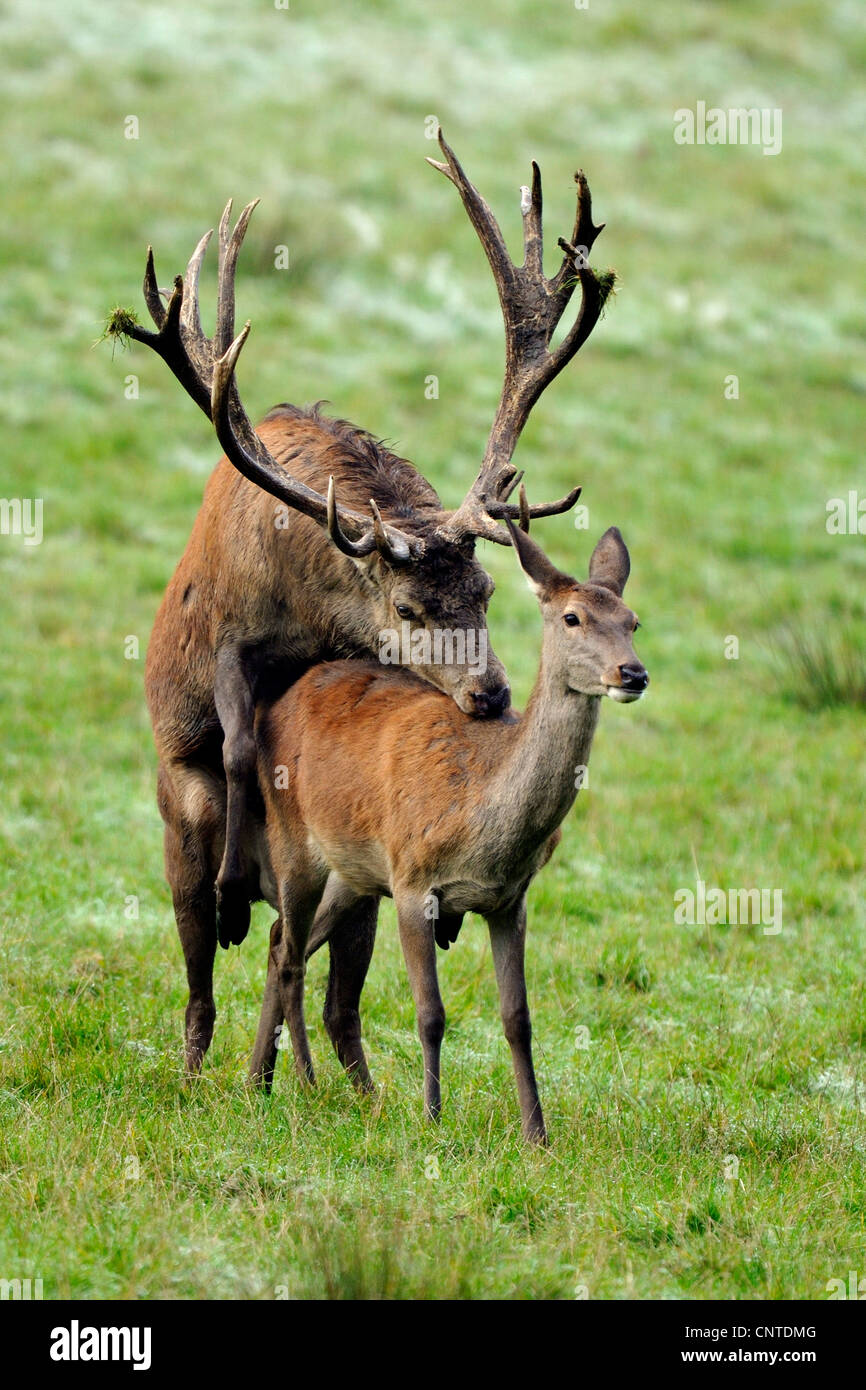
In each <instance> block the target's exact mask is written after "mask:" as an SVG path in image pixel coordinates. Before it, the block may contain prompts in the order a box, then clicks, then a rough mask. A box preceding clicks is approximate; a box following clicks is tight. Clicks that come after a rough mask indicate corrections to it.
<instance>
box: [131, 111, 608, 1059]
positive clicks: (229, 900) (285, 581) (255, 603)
mask: <svg viewBox="0 0 866 1390" xmlns="http://www.w3.org/2000/svg"><path fill="white" fill-rule="evenodd" d="M440 144H441V147H442V151H443V153H444V155H445V161H446V162H445V163H443V164H439V163H437V164H436V167H437V168H439V169H441V171H442V172H443V173H444V174H446V175H447V176H448V178H450V179H451V180H452V182H453V183H455V184H456V186H457V188H458V190H459V192H460V195H461V198H462V200H463V203H464V205H465V207H466V210H467V212H468V214H469V216H470V218H471V220H472V223H473V225H474V226H475V228H476V231H477V232H478V234H479V237H480V238H481V241H482V244H483V246H484V249H485V251H486V253H487V257H488V259H489V261H490V264H491V267H492V269H493V273H494V277H495V280H496V284H497V287H498V290H499V297H500V300H501V303H502V308H503V314H504V318H505V330H506V368H505V382H504V386H503V390H502V396H501V400H500V403H499V408H498V411H497V414H496V419H495V422H494V425H493V428H492V430H491V433H490V438H489V440H488V443H487V448H486V450H485V454H484V459H483V462H482V465H481V469H480V471H479V474H478V476H477V478H476V480H475V482H474V483H473V484H472V487H471V488H470V490H469V492H468V493H467V495H466V497H465V498H464V500H463V502H462V503H461V505H460V507H459V508H458V509H457V510H456V511H453V512H451V511H446V510H443V508H442V504H441V502H440V500H439V498H438V496H437V495H436V493H435V492H434V490H433V488H432V487H431V486H430V485H429V483H427V482H426V481H425V479H424V478H423V477H421V475H420V474H419V473H418V472H416V470H415V469H414V468H413V467H412V465H411V464H409V463H407V462H406V461H405V460H404V459H401V458H397V457H396V456H395V455H394V454H392V453H390V452H388V451H387V450H386V449H384V448H383V447H382V446H381V445H380V444H377V443H376V442H375V441H374V440H373V439H372V438H371V436H370V435H368V434H366V433H365V432H363V431H361V430H357V429H354V428H353V427H352V426H350V425H348V424H346V423H345V422H344V421H334V420H327V419H325V418H324V417H322V416H321V415H319V413H318V412H317V411H312V412H311V411H304V410H299V409H297V408H295V407H293V406H289V405H282V406H277V407H276V408H275V409H274V410H272V411H271V412H270V414H269V415H267V416H266V418H265V420H264V421H263V423H262V424H261V425H260V426H259V427H258V429H257V430H254V429H253V427H252V425H251V424H250V422H249V420H248V418H247V416H246V414H245V412H244V409H243V406H242V404H241V401H240V397H239V394H238V391H237V387H236V384H235V379H234V369H235V364H236V362H237V359H238V355H239V353H240V351H241V348H242V347H243V344H244V342H245V340H246V337H247V333H248V331H249V324H247V326H246V327H245V328H244V330H243V331H242V332H241V334H240V335H239V336H238V337H237V338H234V277H235V268H236V264H237V258H238V253H239V251H240V247H241V243H242V241H243V238H244V234H245V232H246V228H247V224H248V221H249V218H250V215H251V213H252V211H253V208H254V207H255V204H254V203H251V204H250V205H249V206H248V207H247V208H245V210H244V212H243V213H242V215H241V217H240V218H239V220H238V223H237V225H236V227H235V228H234V231H233V232H231V233H230V230H229V229H230V223H229V215H230V210H231V204H229V206H228V207H227V208H226V210H225V213H224V214H223V218H222V221H221V223H220V228H219V288H218V308H217V321H216V329H215V332H214V336H213V338H212V339H208V338H206V337H205V335H204V333H203V331H202V327H201V322H200V317H199V308H198V280H199V273H200V270H201V266H202V262H203V259H204V255H205V251H206V249H207V245H208V241H209V238H210V235H211V234H210V233H208V234H207V235H206V236H204V237H203V238H202V240H201V241H200V242H199V244H198V246H197V248H196V250H195V252H194V254H193V256H192V258H191V260H190V262H189V265H188V267H187V271H186V275H185V277H184V278H181V277H180V276H178V277H177V278H176V280H175V282H174V291H173V293H172V295H171V297H170V299H169V302H168V306H167V308H165V307H164V306H163V304H162V301H161V298H160V295H161V291H160V290H159V289H158V287H157V281H156V275H155V271H154V264H153V254H152V252H148V260H147V269H146V273H145V280H144V295H145V300H146V302H147V306H148V309H149V310H150V314H151V316H152V318H153V320H154V322H155V324H156V327H157V332H155V333H153V332H150V331H148V330H146V329H144V328H141V327H139V326H138V325H136V324H131V323H130V322H129V321H128V319H125V320H124V322H123V324H122V325H116V330H115V331H119V329H120V328H122V329H123V330H125V331H128V332H129V333H130V334H131V335H132V336H133V337H134V338H136V339H137V340H138V341H139V342H143V343H146V344H147V345H148V346H149V347H151V348H153V349H154V351H156V352H157V353H159V355H160V356H161V357H162V358H163V359H164V360H165V362H166V363H167V364H168V366H169V367H170V368H171V370H172V371H173V372H174V374H175V376H176V377H177V379H178V380H179V381H180V383H181V384H182V385H183V387H184V388H185V390H186V391H187V392H188V393H189V394H190V395H191V396H192V398H193V400H195V401H196V403H197V404H198V405H199V406H200V407H201V409H202V410H203V411H204V412H205V414H206V415H207V416H208V417H209V418H210V419H212V421H213V424H214V426H215V428H216V433H217V436H218V438H219V441H220V443H221V445H222V447H223V449H224V450H225V457H224V458H223V459H222V460H221V461H220V463H219V464H218V465H217V467H216V470H215V472H214V474H213V475H212V477H211V479H210V481H209V483H208V485H207V489H206V491H205V496H204V502H203V505H202V508H201V511H200V512H199V515H198V518H197V520H196V522H195V525H194V527H193V531H192V535H191V537H190V540H189V544H188V545H187V548H186V551H185V553H184V555H183V558H182V559H181V561H180V564H179V565H178V568H177V570H176V572H175V575H174V577H173V579H172V581H171V583H170V584H169V586H168V590H167V592H166V595H165V598H164V600H163V603H162V607H161V608H160V610H159V613H158V614H157V618H156V623H155V625H154V629H153V634H152V637H151V640H150V644H149V648H148V654H147V672H146V684H147V698H148V704H149V707H150V714H151V720H152V723H153V730H154V738H155V742H156V747H157V754H158V758H159V773H158V798H159V807H160V811H161V813H162V817H163V820H164V822H165V863H166V877H167V879H168V882H169V884H170V886H171V889H172V894H173V898H174V909H175V916H176V919H177V925H178V931H179V934H180V939H181V944H182V946H183V951H184V956H185V960H186V969H187V977H188V981H189V991H190V994H189V1005H188V1007H187V1012H186V1063H187V1067H188V1069H189V1070H190V1071H195V1070H197V1069H198V1068H199V1066H200V1065H201V1061H202V1059H203V1057H204V1054H205V1052H206V1051H207V1048H208V1046H209V1044H210V1040H211V1037H212V1034H213V1025H214V1018H215V1008H214V1001H213V963H214V954H215V951H216V944H217V940H219V943H220V945H222V946H224V947H227V946H229V945H230V944H231V943H239V942H240V941H242V940H243V938H244V937H245V936H246V933H247V931H248V929H249V914H250V902H251V901H255V900H257V899H258V898H260V897H262V896H267V894H268V884H267V882H266V878H267V868H266V863H265V860H264V857H263V854H262V846H261V834H260V823H259V817H258V814H257V813H258V811H259V810H260V807H259V804H258V789H257V787H256V782H255V745H254V740H253V733H252V729H253V711H254V708H255V705H256V703H257V702H258V701H267V700H268V699H271V698H274V697H275V696H276V695H278V694H279V693H281V692H282V691H283V690H285V689H286V688H287V686H289V685H290V684H291V682H292V681H293V680H295V679H297V677H298V676H299V675H300V674H301V673H302V672H303V671H305V670H306V669H307V668H308V667H309V666H310V665H311V664H313V663H314V662H317V661H321V660H327V659H329V658H333V657H340V656H372V655H375V654H376V653H377V649H378V645H379V640H380V635H381V634H382V632H383V631H384V630H388V629H392V628H394V627H399V626H400V624H402V623H404V622H406V623H409V624H410V630H411V631H412V632H415V631H418V630H420V629H423V630H424V631H425V632H426V633H427V634H428V636H430V637H432V636H433V635H435V633H436V632H439V633H442V632H446V633H453V634H456V635H457V636H458V637H463V638H464V639H466V640H465V641H464V649H466V648H468V647H469V641H468V638H469V637H471V636H475V637H479V636H480V635H483V638H484V642H485V643H486V636H487V633H486V616H485V614H486V608H487V601H488V599H489V596H490V594H491V592H492V589H493V584H492V581H491V579H490V577H489V575H487V574H486V572H485V571H484V570H483V569H482V567H481V565H480V564H479V563H478V561H477V560H476V559H475V558H474V546H475V541H476V540H477V539H478V538H484V539H488V540H492V541H496V542H498V543H500V544H507V543H508V538H507V536H506V534H505V533H504V531H503V529H502V528H501V527H500V526H499V525H497V522H498V521H500V520H502V519H507V518H510V517H514V516H516V515H517V508H516V506H515V505H514V504H513V503H510V502H509V500H508V499H509V497H510V496H511V494H512V492H513V491H514V489H515V487H516V486H517V484H518V482H519V477H518V475H517V474H516V471H515V469H514V467H513V465H512V464H511V456H512V453H513V451H514V448H515V446H516V444H517V440H518V438H519V435H520V432H521V429H522V427H523V425H524V423H525V421H526V419H527V417H528V415H529V412H530V410H531V408H532V406H533V404H534V402H535V401H536V400H537V399H538V397H539V396H540V394H541V392H542V391H543V390H544V388H545V386H546V385H547V384H548V382H549V381H551V380H552V379H553V377H555V376H556V374H557V373H558V372H559V371H561V370H562V368H563V367H564V366H565V364H566V363H567V362H568V361H570V359H571V358H572V357H573V356H574V354H575V353H576V352H577V351H578V349H579V348H580V347H581V345H582V344H583V342H584V341H585V340H586V338H587V337H588V336H589V334H590V332H591V331H592V329H593V327H594V325H595V323H596V321H597V320H598V317H599V314H600V313H601V310H602V307H603V304H604V301H605V298H606V296H607V294H608V293H609V291H610V288H611V286H612V276H611V275H610V274H608V275H606V276H596V275H595V273H594V272H593V271H592V270H590V269H589V267H588V265H587V264H586V258H585V257H586V254H587V252H588V249H589V248H590V247H591V246H592V243H593V241H594V239H595V237H596V236H597V235H598V233H599V231H600V230H601V228H600V227H595V226H594V225H593V222H592V206H591V200H590V194H589V189H588V187H587V184H586V180H585V179H584V177H583V175H582V174H578V175H576V179H577V215H576V220H575V228H574V233H573V243H568V242H565V241H563V240H560V246H561V247H562V248H563V251H564V259H563V262H562V266H561V268H560V270H559V271H558V273H557V274H556V275H555V276H554V277H553V279H551V280H548V279H547V278H545V276H544V274H543V270H542V242H541V181H540V176H539V173H538V169H537V167H536V166H533V183H532V191H531V194H530V193H529V192H528V191H527V194H526V197H525V199H524V204H525V206H524V238H525V247H526V257H525V263H524V265H523V266H520V267H517V266H515V265H514V264H513V263H512V261H511V260H510V258H509V256H508V252H507V250H506V248H505V244H504V241H503V239H502V234H501V232H500V230H499V227H498V225H497V223H496V221H495V219H494V218H493V216H492V214H491V213H490V210H489V209H488V207H487V205H486V203H485V202H484V201H483V199H482V198H481V197H480V195H479V194H478V192H477V191H476V189H475V188H474V187H473V186H472V184H471V183H470V182H469V180H468V179H467V178H466V175H465V173H464V172H463V169H462V168H461V166H460V164H459V163H458V161H457V159H456V157H455V155H454V154H453V152H452V151H451V149H450V148H449V147H448V145H447V144H446V143H445V140H444V138H442V137H441V133H440ZM431 162H434V161H431ZM578 248H580V250H579V251H578ZM578 283H579V284H580V285H581V296H582V297H581V305H580V310H579V312H578V315H577V319H576V321H575V323H574V325H573V326H572V327H571V328H570V330H569V331H568V332H567V334H566V335H565V337H564V338H563V339H562V341H561V342H560V343H559V344H558V345H557V346H556V347H555V348H550V347H549V344H550V340H551V337H552V335H553V332H554V330H555V328H556V326H557V324H558V322H559V320H560V319H561V317H562V314H563V313H564V311H565V308H566V306H567V305H568V303H569V300H570V298H571V296H572V293H573V289H574V287H575V285H576V284H578ZM289 465H290V466H291V468H292V472H291V473H289V472H288V471H287V468H288V466H289ZM254 485H255V486H254ZM578 493H579V489H575V490H574V491H572V492H571V493H570V494H569V495H568V496H567V497H565V498H563V499H562V500H561V501H559V502H555V503H550V504H548V505H545V506H538V507H536V508H533V515H534V516H549V515H553V514H555V513H557V512H562V511H564V510H567V509H568V508H569V507H570V506H572V505H573V504H574V502H575V500H576V499H577V496H578ZM274 498H276V499H277V501H278V503H279V504H280V505H279V506H278V507H277V508H276V511H275V507H274V500H273V499H274ZM337 498H339V503H338V501H337ZM479 645H481V644H480V641H479ZM431 648H432V653H433V656H432V658H431V659H429V660H427V661H426V664H425V663H424V662H423V661H422V662H421V663H420V664H419V663H418V661H417V655H416V656H415V661H414V662H413V665H414V669H415V670H416V671H417V673H418V674H419V675H420V676H422V677H424V678H425V679H426V680H427V681H429V682H430V683H431V684H432V685H435V686H437V687H438V688H439V689H440V690H442V691H443V692H445V693H446V694H447V695H449V696H450V697H451V698H452V700H453V701H455V702H456V704H457V705H459V707H460V709H461V710H463V711H466V712H469V713H473V714H476V715H478V716H480V717H481V718H485V717H491V716H496V715H499V714H501V713H503V712H504V711H505V710H506V709H507V707H508V702H509V690H508V685H507V681H506V676H505V672H504V670H503V668H502V666H501V664H500V663H499V661H498V660H497V659H496V657H495V656H494V655H493V654H492V652H488V653H487V660H486V667H485V668H484V669H480V667H479V664H478V663H473V662H470V661H460V660H458V661H456V662H451V663H449V662H448V661H447V659H446V660H445V661H442V660H439V659H438V657H437V655H436V653H437V651H438V652H441V651H442V644H441V643H440V644H439V646H438V647H437V646H436V644H435V643H432V644H431ZM476 650H477V648H476ZM452 651H453V649H452ZM459 651H460V648H459V646H458V647H457V652H458V655H459ZM417 652H418V645H417V644H415V643H414V642H411V643H402V644H401V659H402V660H406V659H409V660H412V658H413V655H415V654H417ZM373 929H374V923H371V922H369V921H368V922H367V923H366V925H365V927H364V931H365V932H366V935H367V937H368V938H369V940H370V943H371V946H370V948H371V949H372V935H371V933H372V930H373ZM361 934H363V932H362V928H361V924H359V926H358V929H357V932H356V934H355V938H353V939H354V940H357V939H358V936H359V935H361ZM339 950H340V944H339V941H338V939H337V938H336V937H335V938H333V939H332V943H331V952H332V956H333V955H334V953H338V952H339Z"/></svg>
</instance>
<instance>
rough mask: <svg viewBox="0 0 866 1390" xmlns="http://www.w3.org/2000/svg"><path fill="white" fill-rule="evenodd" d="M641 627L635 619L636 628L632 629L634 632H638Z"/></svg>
mask: <svg viewBox="0 0 866 1390" xmlns="http://www.w3.org/2000/svg"><path fill="white" fill-rule="evenodd" d="M639 627H640V623H639V622H638V620H637V618H635V620H634V627H633V628H632V632H637V630H638V628H639Z"/></svg>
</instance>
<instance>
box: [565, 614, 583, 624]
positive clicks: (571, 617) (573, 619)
mask: <svg viewBox="0 0 866 1390" xmlns="http://www.w3.org/2000/svg"><path fill="white" fill-rule="evenodd" d="M563 622H564V623H565V625H566V627H580V618H579V617H578V616H577V614H576V613H566V614H564V616H563Z"/></svg>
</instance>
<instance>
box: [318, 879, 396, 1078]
mask: <svg viewBox="0 0 866 1390" xmlns="http://www.w3.org/2000/svg"><path fill="white" fill-rule="evenodd" d="M378 916H379V898H378V897H377V896H371V897H359V896H358V894H357V893H356V892H354V890H353V889H351V888H349V886H348V885H347V884H346V883H345V882H344V881H343V880H342V879H341V878H340V877H339V875H338V874H335V873H332V874H331V875H330V877H329V879H328V882H327V885H326V888H325V893H324V896H323V898H322V901H321V904H320V906H319V910H318V912H317V913H316V918H315V921H314V922H313V929H312V932H311V934H310V940H309V942H308V944H307V959H309V957H310V956H311V955H312V954H313V952H314V951H317V950H318V948H319V947H320V946H321V945H322V944H323V942H325V941H327V943H328V949H329V951H330V957H331V959H330V965H329V968H328V989H327V993H326V995H325V1007H324V1011H323V1014H322V1017H323V1019H324V1023H325V1028H326V1030H327V1034H328V1037H329V1038H330V1039H331V1042H332V1043H333V1046H334V1051H335V1052H336V1054H337V1056H338V1057H339V1059H340V1061H341V1062H342V1064H343V1066H344V1067H345V1069H346V1071H347V1072H348V1074H349V1077H350V1079H351V1081H352V1084H353V1085H354V1086H356V1087H357V1089H358V1090H359V1091H363V1092H370V1091H374V1090H375V1087H374V1085H373V1079H372V1077H371V1076H370V1070H369V1067H368V1066H367V1058H366V1056H365V1054H364V1047H363V1044H362V1042H361V1015H360V1012H359V1006H360V1002H361V991H362V990H363V988H364V981H365V980H366V978H367V971H368V970H369V968H370V961H371V959H372V957H373V947H374V945H375V944H376V923H377V919H378Z"/></svg>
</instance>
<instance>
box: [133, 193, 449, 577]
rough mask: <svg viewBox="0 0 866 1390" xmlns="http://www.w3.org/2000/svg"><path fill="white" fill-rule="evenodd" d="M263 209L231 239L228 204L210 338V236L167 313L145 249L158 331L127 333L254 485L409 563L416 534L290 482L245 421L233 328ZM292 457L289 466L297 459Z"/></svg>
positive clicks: (340, 536) (244, 220) (340, 534)
mask: <svg viewBox="0 0 866 1390" xmlns="http://www.w3.org/2000/svg"><path fill="white" fill-rule="evenodd" d="M257 204H258V199H256V200H255V202H252V203H249V204H248V205H247V206H246V207H245V208H244V210H243V212H242V213H241V215H240V217H239V218H238V220H237V223H236V225H235V228H234V231H232V232H231V233H229V227H230V219H231V210H232V204H231V200H229V202H228V203H227V204H226V207H225V211H224V212H223V215H222V217H221V219H220V224H219V271H218V289H217V321H216V328H215V329H214V335H213V338H207V337H206V336H205V334H204V332H203V330H202V326H201V316H200V314H199V305H198V281H199V274H200V272H201V267H202V262H203V261H204V257H205V252H206V251H207V248H208V243H209V242H210V239H211V237H212V236H213V232H212V231H210V232H206V233H205V235H204V236H203V237H202V239H201V241H200V242H199V243H198V246H197V247H196V248H195V251H194V252H193V253H192V256H191V257H190V261H189V264H188V265H187V268H186V274H185V275H184V276H180V275H178V276H176V277H175V281H174V289H173V291H172V293H171V297H170V298H169V301H168V307H167V308H165V307H163V303H162V298H161V295H162V291H161V290H160V289H159V288H158V286H157V282H156V272H155V270H154V264H153V249H152V248H151V247H148V249H147V266H146V269H145V273H144V298H145V302H146V304H147V307H148V309H149V311H150V316H151V318H152V319H153V321H154V323H155V325H156V329H157V331H156V332H155V333H153V332H151V331H150V330H149V329H147V328H142V327H141V326H140V325H139V324H134V323H131V324H130V325H129V327H128V332H129V334H130V336H131V337H133V338H135V339H136V340H137V341H138V342H140V343H145V344H146V345H147V347H149V348H152V349H153V350H154V352H156V353H158V354H159V356H160V357H161V358H162V359H163V361H164V362H165V363H166V364H167V365H168V366H169V367H170V368H171V370H172V372H173V373H174V375H175V376H176V377H177V379H178V381H179V382H180V384H181V386H182V387H183V388H184V390H185V391H186V392H187V394H188V395H190V396H191V397H192V399H193V400H194V401H195V403H196V405H198V406H199V407H200V408H201V409H202V410H203V411H204V413H205V415H206V416H207V417H208V419H209V420H211V421H212V422H213V425H214V428H215V430H216V433H217V438H218V439H219V442H220V444H221V445H222V447H223V449H224V451H225V454H226V457H227V458H228V459H229V461H230V462H231V463H233V464H234V466H235V468H237V469H238V471H239V472H241V473H243V475H244V477H245V478H248V479H249V480H250V482H252V483H256V484H257V485H258V486H259V487H260V488H262V489H263V490H264V491H265V492H268V493H270V494H271V495H272V496H273V497H276V498H278V499H279V500H280V501H281V502H284V503H285V504H286V505H287V506H289V507H292V508H294V509H295V511H299V512H303V513H304V515H305V516H309V517H312V518H313V520H314V521H317V522H318V523H319V525H320V526H323V527H325V529H326V530H327V531H328V533H329V535H330V536H331V539H332V540H333V541H334V543H335V544H336V545H337V546H338V548H339V549H340V550H343V551H344V553H345V554H348V555H352V556H355V557H360V556H363V555H369V554H371V553H372V551H374V550H378V551H379V553H380V554H381V555H382V556H383V557H384V558H385V559H386V560H388V561H389V562H390V563H391V564H404V563H406V561H408V560H409V559H410V558H411V557H412V556H413V555H417V554H418V553H419V552H420V549H421V548H422V547H423V542H422V541H420V540H419V539H418V538H417V537H415V536H409V535H406V534H404V533H403V532H402V531H398V530H397V529H396V528H395V527H393V526H386V525H385V524H384V523H383V521H382V518H381V516H380V515H379V513H378V509H377V508H376V507H375V506H373V504H371V507H372V522H371V519H370V517H367V516H363V515H362V514H361V513H360V512H355V511H351V510H349V509H348V508H347V507H339V506H338V505H337V503H336V499H335V497H334V490H333V486H332V487H331V488H329V492H328V496H327V497H323V496H322V494H321V493H319V492H315V491H314V490H313V489H312V488H309V487H307V486H306V484H305V483H302V482H300V481H299V480H298V479H297V478H293V477H292V475H291V473H289V472H288V471H287V470H286V469H285V468H284V467H283V465H282V464H281V463H278V462H277V460H276V459H275V458H274V457H273V455H272V454H271V453H270V451H269V450H268V448H267V447H266V445H265V444H264V442H263V441H262V439H261V438H260V437H259V436H258V435H257V434H256V432H255V430H254V429H253V426H252V425H251V424H250V421H249V419H248V418H247V414H246V411H245V410H244V407H243V405H242V403H241V399H240V395H239V394H238V389H237V384H236V382H235V374H234V373H235V365H236V363H237V360H238V357H239V356H240V352H241V349H242V347H243V345H244V343H245V342H246V340H247V336H248V334H249V331H250V325H249V323H247V324H246V325H245V326H244V328H243V329H242V330H241V332H240V333H239V334H238V336H237V337H235V336H234V325H235V270H236V267H237V260H238V253H239V252H240V249H241V245H242V243H243V239H244V235H245V233H246V230H247V225H248V223H249V220H250V217H251V216H252V214H253V210H254V209H255V207H256V206H257ZM298 453H299V451H297V450H296V451H295V452H294V453H291V454H288V455H287V457H286V460H285V462H286V463H290V462H291V461H292V459H294V458H297V457H298Z"/></svg>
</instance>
